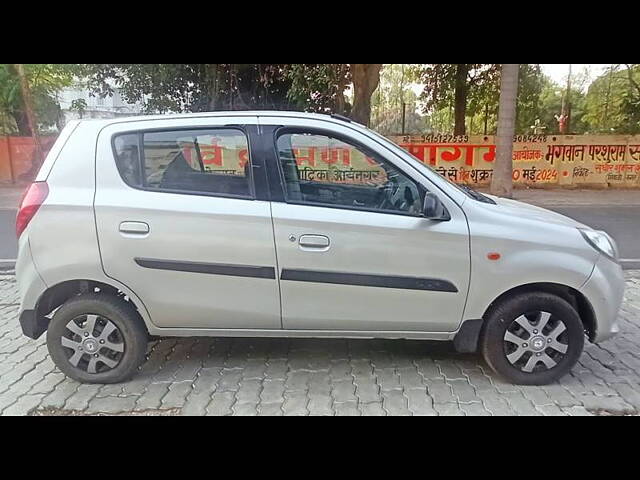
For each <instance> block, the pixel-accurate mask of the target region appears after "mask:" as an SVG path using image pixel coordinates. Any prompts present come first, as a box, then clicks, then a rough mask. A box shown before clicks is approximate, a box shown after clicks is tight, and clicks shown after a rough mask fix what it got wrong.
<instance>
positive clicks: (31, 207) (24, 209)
mask: <svg viewBox="0 0 640 480" xmlns="http://www.w3.org/2000/svg"><path fill="white" fill-rule="evenodd" d="M47 195H49V186H48V185H47V184H46V182H34V183H32V184H31V185H29V188H28V189H27V191H26V192H25V194H24V196H23V197H22V203H21V204H20V210H18V216H17V217H16V235H17V237H18V238H20V235H22V232H24V229H25V228H27V225H29V222H30V221H31V219H32V218H33V216H34V215H35V214H36V212H37V211H38V209H39V208H40V205H42V203H43V202H44V201H45V199H46V198H47Z"/></svg>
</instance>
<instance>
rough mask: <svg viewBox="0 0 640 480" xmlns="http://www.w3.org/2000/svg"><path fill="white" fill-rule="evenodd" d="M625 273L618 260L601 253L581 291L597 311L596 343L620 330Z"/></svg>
mask: <svg viewBox="0 0 640 480" xmlns="http://www.w3.org/2000/svg"><path fill="white" fill-rule="evenodd" d="M624 287H625V281H624V274H623V272H622V267H621V266H620V264H618V263H617V262H614V261H613V260H611V259H609V258H607V257H605V256H604V255H601V256H600V258H598V261H597V262H596V265H595V267H594V269H593V273H592V274H591V276H590V277H589V280H587V282H586V283H585V284H584V285H583V286H582V288H580V292H581V293H582V294H583V295H584V296H585V297H586V298H587V300H589V302H590V303H591V307H592V308H593V311H594V313H595V318H596V325H595V332H594V333H593V335H592V340H593V342H594V343H598V342H602V341H604V340H606V339H608V338H610V337H612V336H613V335H615V334H616V333H618V331H619V330H620V328H619V326H618V313H619V311H620V306H621V305H622V299H623V297H624Z"/></svg>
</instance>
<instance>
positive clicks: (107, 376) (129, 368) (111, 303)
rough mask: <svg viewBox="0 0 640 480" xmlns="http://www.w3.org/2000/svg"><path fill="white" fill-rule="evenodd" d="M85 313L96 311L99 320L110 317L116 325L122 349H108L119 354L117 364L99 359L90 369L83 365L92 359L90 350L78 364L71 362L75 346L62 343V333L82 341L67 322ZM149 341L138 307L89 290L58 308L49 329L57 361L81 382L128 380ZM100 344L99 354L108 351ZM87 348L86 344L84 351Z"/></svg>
mask: <svg viewBox="0 0 640 480" xmlns="http://www.w3.org/2000/svg"><path fill="white" fill-rule="evenodd" d="M86 315H97V316H98V320H97V321H96V323H97V324H101V323H102V322H104V321H105V319H107V320H108V321H110V322H111V323H112V324H113V325H115V327H117V329H118V330H117V332H116V333H115V335H117V338H118V340H119V341H121V343H120V344H122V343H123V344H124V345H123V346H122V347H121V349H122V350H123V351H122V352H120V353H115V352H112V351H110V350H107V351H106V352H107V353H106V354H109V355H112V356H114V355H115V356H116V357H117V361H118V362H117V365H116V366H115V367H113V368H110V369H108V368H109V367H108V366H107V365H106V364H104V363H98V364H97V365H98V367H95V368H94V369H95V370H96V372H95V373H89V372H88V371H87V370H86V369H84V368H81V367H82V365H83V364H86V363H88V361H89V360H91V358H90V357H91V355H90V354H88V353H82V355H83V356H82V357H81V360H80V363H78V366H74V365H72V364H71V361H70V357H73V354H74V353H75V350H73V349H72V348H66V347H63V346H62V341H63V338H62V337H63V336H64V337H66V338H69V337H72V339H73V340H74V341H76V342H78V343H80V342H79V340H78V338H80V336H77V337H76V336H74V335H73V333H72V332H71V330H69V329H67V325H69V323H70V322H71V321H73V320H74V319H78V318H82V317H83V316H86ZM80 321H81V320H80ZM97 328H100V327H99V326H98V327H97ZM111 338H113V337H111ZM108 343H109V342H108ZM147 343H148V334H147V330H146V328H145V326H144V322H143V321H142V319H141V318H140V315H139V314H138V312H137V311H136V310H135V308H133V306H131V305H130V304H128V303H127V302H126V301H124V300H123V299H120V298H118V297H116V296H113V295H108V294H104V293H88V294H83V295H79V296H77V297H74V298H72V299H71V300H69V301H68V302H67V303H65V304H64V305H62V306H61V307H60V308H59V309H58V310H57V311H56V313H55V314H54V316H53V318H52V319H51V322H50V323H49V328H48V330H47V348H48V349H49V354H50V355H51V358H52V359H53V361H54V363H55V364H56V366H57V367H58V368H59V369H60V370H61V371H62V372H63V373H64V374H65V375H67V376H68V377H71V378H73V379H74V380H77V381H79V382H82V383H119V382H123V381H125V380H128V379H129V378H130V377H131V376H133V374H134V373H135V372H136V371H137V369H138V367H139V366H140V365H142V363H143V362H144V360H145V354H146V351H147ZM94 348H95V347H94ZM98 348H99V350H98V352H99V354H103V353H105V349H104V348H103V347H98ZM86 350H87V349H86V348H85V352H86ZM114 361H115V360H114Z"/></svg>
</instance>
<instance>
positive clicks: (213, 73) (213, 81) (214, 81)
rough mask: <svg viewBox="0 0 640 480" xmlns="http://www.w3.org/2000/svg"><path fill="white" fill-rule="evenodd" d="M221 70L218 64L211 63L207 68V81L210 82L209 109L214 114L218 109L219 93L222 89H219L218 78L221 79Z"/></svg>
mask: <svg viewBox="0 0 640 480" xmlns="http://www.w3.org/2000/svg"><path fill="white" fill-rule="evenodd" d="M219 76H220V75H219V68H218V64H217V63H211V64H209V65H208V66H207V79H208V81H209V92H208V97H209V98H208V102H207V109H208V110H209V111H210V112H213V111H215V110H217V109H218V92H219V91H220V88H219V87H218V77H219Z"/></svg>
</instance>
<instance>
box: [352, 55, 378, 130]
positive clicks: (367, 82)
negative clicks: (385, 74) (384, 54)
mask: <svg viewBox="0 0 640 480" xmlns="http://www.w3.org/2000/svg"><path fill="white" fill-rule="evenodd" d="M381 69H382V64H381V63H352V64H351V76H352V77H353V108H352V110H351V118H352V119H353V120H354V121H356V122H358V123H362V124H363V125H367V126H369V124H370V123H371V96H372V95H373V92H375V90H376V88H378V84H379V83H380V70H381Z"/></svg>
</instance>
